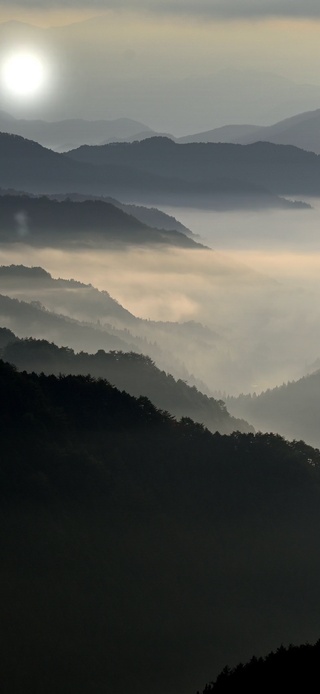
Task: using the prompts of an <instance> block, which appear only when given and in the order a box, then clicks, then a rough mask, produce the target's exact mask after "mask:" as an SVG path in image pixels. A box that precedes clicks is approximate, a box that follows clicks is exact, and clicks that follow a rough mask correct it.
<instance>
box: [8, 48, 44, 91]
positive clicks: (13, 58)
mask: <svg viewBox="0 0 320 694" xmlns="http://www.w3.org/2000/svg"><path fill="white" fill-rule="evenodd" d="M2 82H3V85H4V87H5V89H6V90H7V92H9V93H10V94H11V95H12V96H15V97H20V98H28V97H29V98H31V97H35V96H37V95H38V94H39V93H40V92H41V90H42V88H43V87H45V83H46V69H45V65H44V63H43V61H42V60H41V59H40V58H39V57H38V56H36V55H34V54H32V53H15V54H13V55H10V56H9V57H7V58H6V59H5V60H4V62H3V65H2Z"/></svg>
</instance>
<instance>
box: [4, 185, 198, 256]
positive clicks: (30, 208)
mask: <svg viewBox="0 0 320 694" xmlns="http://www.w3.org/2000/svg"><path fill="white" fill-rule="evenodd" d="M129 209H130V210H131V208H129ZM133 211H134V209H133ZM138 214H139V212H138ZM141 216H143V212H142V215H141V213H140V217H141ZM149 216H152V213H151V214H150V215H149ZM159 216H160V217H161V215H159ZM166 226H167V227H168V226H170V224H169V223H168V220H167V225H166ZM19 240H23V241H24V242H25V243H28V244H34V245H39V246H47V245H49V246H51V245H53V246H63V245H68V244H70V243H74V242H78V243H79V244H81V243H82V244H83V243H85V244H87V245H95V244H96V243H99V242H100V243H101V242H103V243H113V244H119V245H123V244H128V245H131V244H133V245H136V244H139V245H146V244H162V245H163V244H169V245H173V246H180V247H182V248H203V246H202V245H201V244H199V243H196V242H195V241H194V240H193V239H191V238H190V235H189V236H188V237H187V236H185V234H184V233H181V231H176V230H175V229H156V228H155V227H148V226H147V224H145V223H144V222H142V221H140V220H138V219H137V218H136V217H134V216H133V215H132V214H131V213H128V212H127V211H124V210H122V209H121V207H120V204H119V205H118V206H115V205H114V204H112V203H110V202H107V201H105V200H95V199H91V200H86V199H83V200H81V201H76V200H71V199H70V198H65V199H62V200H55V199H51V198H49V197H47V196H42V197H28V196H27V195H16V196H15V195H14V194H12V193H11V194H10V195H1V196H0V242H3V243H8V242H9V243H10V242H11V243H15V242H16V241H19Z"/></svg>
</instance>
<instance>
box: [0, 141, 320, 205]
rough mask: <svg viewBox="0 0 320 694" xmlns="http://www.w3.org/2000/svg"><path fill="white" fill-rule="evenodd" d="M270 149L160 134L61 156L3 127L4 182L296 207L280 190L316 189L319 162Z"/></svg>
mask: <svg viewBox="0 0 320 694" xmlns="http://www.w3.org/2000/svg"><path fill="white" fill-rule="evenodd" d="M263 147H264V148H265V149H263ZM268 147H269V149H268ZM270 147H271V145H269V146H267V145H266V144H263V143H262V144H260V145H259V144H257V145H251V146H249V147H243V148H241V147H240V146H239V145H214V144H206V145H203V144H193V145H177V144H175V143H174V142H173V141H172V140H170V139H168V138H161V137H160V138H150V139H147V140H143V141H142V142H140V143H139V142H136V143H130V144H128V143H124V144H116V143H115V144H111V145H104V146H101V147H83V148H79V149H76V150H73V151H71V152H69V153H68V154H58V153H56V152H53V151H52V150H48V149H45V148H43V147H41V145H39V144H37V143H35V142H32V141H30V140H25V139H23V138H21V137H19V136H17V135H7V134H4V133H3V134H0V155H1V157H2V162H3V167H2V169H1V172H0V187H1V188H14V189H16V190H24V191H26V192H27V193H30V192H31V193H47V194H48V193H68V192H70V190H72V191H75V192H80V193H86V194H88V193H89V194H94V195H104V196H105V195H109V196H111V197H116V198H120V199H121V201H122V202H134V203H135V204H137V203H146V202H147V203H148V204H150V203H151V204H152V205H154V204H160V203H162V204H172V203H174V204H181V205H189V206H190V205H194V206H208V207H213V208H222V209H225V208H228V209H229V208H232V207H234V208H237V207H239V208H241V207H244V208H247V207H257V208H259V207H262V208H264V207H280V208H292V207H293V206H294V203H292V202H290V201H286V200H283V199H282V198H279V197H278V192H288V193H290V194H291V193H296V192H302V193H305V192H312V193H314V191H315V190H318V187H317V186H318V178H319V171H318V169H319V168H320V167H319V164H318V161H317V160H316V161H314V160H311V159H305V158H304V157H306V156H307V154H306V153H305V152H302V151H300V150H295V149H294V148H291V149H292V151H291V150H290V151H287V150H285V149H284V148H281V147H280V146H278V148H276V146H275V145H273V146H272V147H273V148H275V149H274V150H270ZM310 156H312V155H310V154H309V157H310ZM265 186H268V187H269V190H268V187H265ZM270 190H271V191H273V192H269V191H270ZM296 205H297V204H296Z"/></svg>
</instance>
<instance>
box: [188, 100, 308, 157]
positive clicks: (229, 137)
mask: <svg viewBox="0 0 320 694" xmlns="http://www.w3.org/2000/svg"><path fill="white" fill-rule="evenodd" d="M258 141H265V142H273V143H274V144H279V145H293V146H295V147H299V148H301V149H305V150H308V151H311V152H315V153H316V154H320V109H316V110H315V111H307V112H305V113H298V114H297V115H295V116H291V117H290V118H285V119H284V120H281V121H279V122H278V123H275V124H274V125H265V126H258V125H225V126H222V127H220V128H214V129H213V130H208V131H206V132H203V133H195V134H194V135H188V136H185V137H181V138H178V140H177V142H180V143H187V142H233V143H236V144H241V145H247V144H252V143H253V142H258Z"/></svg>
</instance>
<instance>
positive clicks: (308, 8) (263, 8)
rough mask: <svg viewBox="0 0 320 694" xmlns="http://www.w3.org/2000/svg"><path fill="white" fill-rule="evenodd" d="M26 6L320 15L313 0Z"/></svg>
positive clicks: (61, 0)
mask: <svg viewBox="0 0 320 694" xmlns="http://www.w3.org/2000/svg"><path fill="white" fill-rule="evenodd" d="M1 7H3V8H4V7H5V8H8V7H10V8H12V7H21V8H23V9H25V0H14V1H13V2H12V0H0V8H1ZM28 7H29V8H30V9H41V10H43V9H48V10H52V9H57V8H61V9H66V10H67V9H69V10H70V9H79V10H82V9H84V8H85V9H97V8H98V9H101V10H118V11H119V10H120V11H121V10H129V11H130V12H134V11H138V12H139V11H142V12H154V13H157V14H167V15H168V14H172V15H186V16H188V15H189V16H192V17H198V18H200V19H201V18H202V17H204V18H207V17H212V19H231V20H232V19H263V18H268V17H293V18H294V17H296V18H306V19H308V18H310V19H311V18H318V17H320V5H319V2H318V1H317V0H304V2H303V3H302V2H301V0H133V1H132V0H29V2H28Z"/></svg>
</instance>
